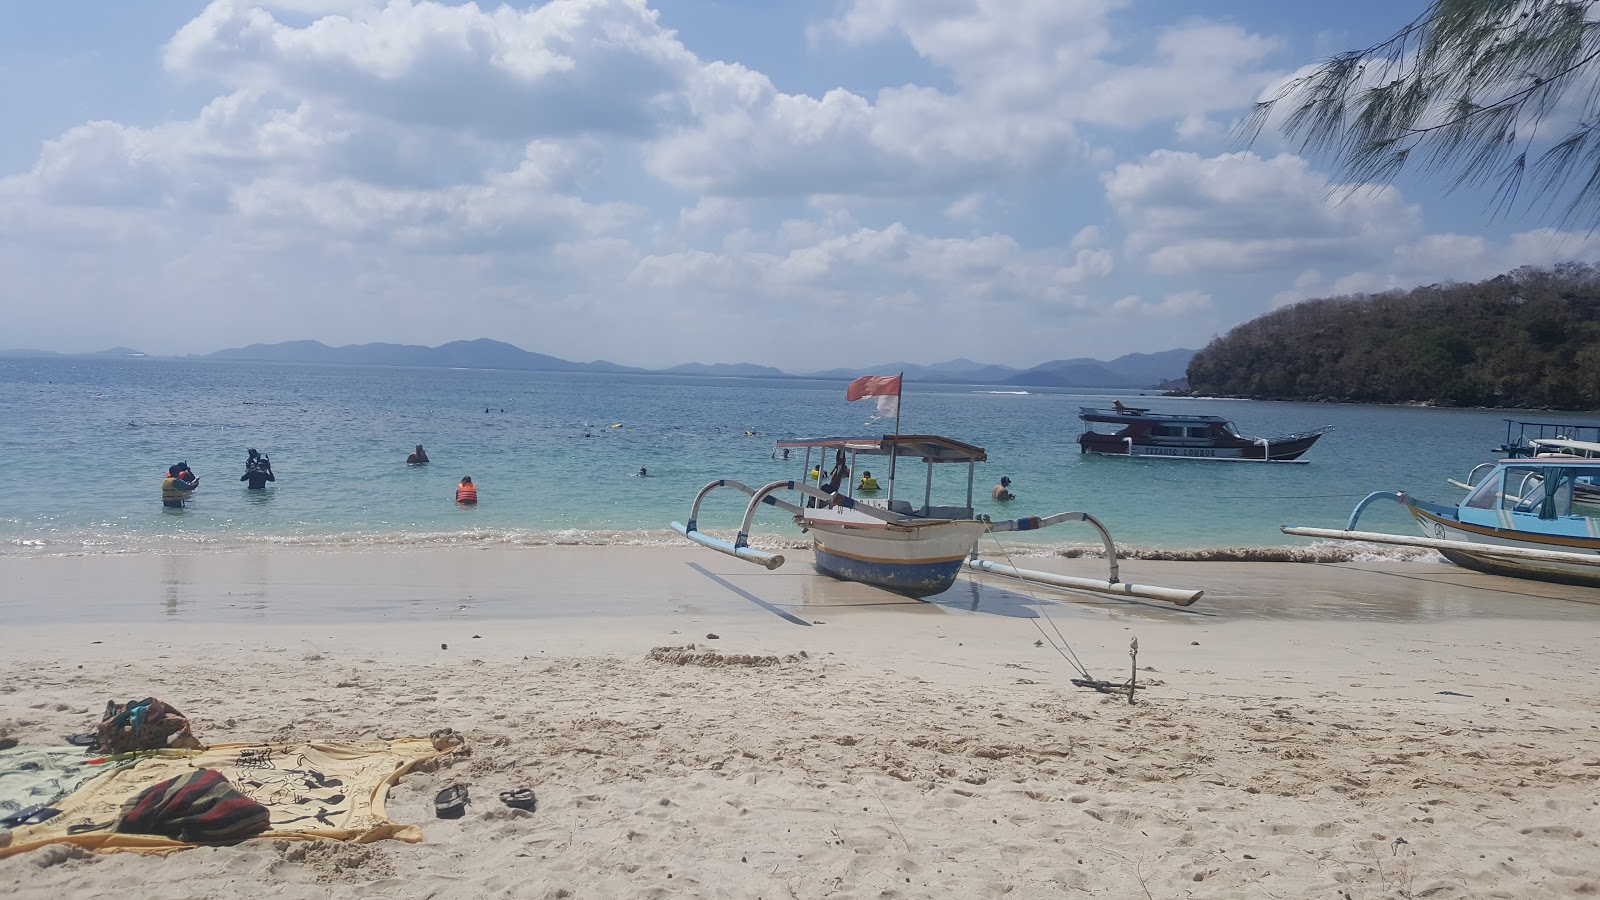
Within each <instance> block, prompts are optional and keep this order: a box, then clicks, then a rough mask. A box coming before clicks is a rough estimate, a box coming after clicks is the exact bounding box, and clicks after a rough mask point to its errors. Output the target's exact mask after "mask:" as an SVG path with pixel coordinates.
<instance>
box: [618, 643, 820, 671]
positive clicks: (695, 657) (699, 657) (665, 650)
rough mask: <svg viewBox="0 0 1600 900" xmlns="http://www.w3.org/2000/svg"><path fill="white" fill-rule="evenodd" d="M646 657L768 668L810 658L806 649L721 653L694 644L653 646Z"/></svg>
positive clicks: (681, 663)
mask: <svg viewBox="0 0 1600 900" xmlns="http://www.w3.org/2000/svg"><path fill="white" fill-rule="evenodd" d="M645 658H646V659H649V660H653V661H655V662H659V663H672V664H673V665H679V666H704V667H706V668H708V669H714V668H720V667H725V666H746V667H749V668H766V667H769V666H782V665H787V664H790V663H797V662H801V661H802V660H805V659H808V657H807V656H806V652H805V651H804V650H801V651H800V652H798V653H790V654H787V655H785V656H753V655H750V654H748V653H719V652H718V651H716V650H712V649H711V648H709V647H706V648H697V647H695V645H693V644H688V645H686V646H683V647H652V648H650V652H649V653H646V654H645Z"/></svg>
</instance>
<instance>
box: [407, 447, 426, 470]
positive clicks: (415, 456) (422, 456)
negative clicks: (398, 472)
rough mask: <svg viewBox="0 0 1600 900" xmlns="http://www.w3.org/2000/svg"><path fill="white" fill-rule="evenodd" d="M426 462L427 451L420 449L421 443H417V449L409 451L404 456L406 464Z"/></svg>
mask: <svg viewBox="0 0 1600 900" xmlns="http://www.w3.org/2000/svg"><path fill="white" fill-rule="evenodd" d="M427 462H428V451H426V450H424V449H422V445H421V444H418V445H417V449H415V450H413V451H411V455H410V456H408V457H406V465H408V466H422V465H427Z"/></svg>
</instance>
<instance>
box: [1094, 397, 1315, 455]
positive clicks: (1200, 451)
mask: <svg viewBox="0 0 1600 900" xmlns="http://www.w3.org/2000/svg"><path fill="white" fill-rule="evenodd" d="M1078 418H1079V419H1081V420H1082V421H1083V423H1084V425H1086V426H1087V427H1088V429H1089V430H1088V431H1085V432H1084V433H1083V434H1081V435H1079V436H1078V446H1079V447H1080V448H1082V450H1083V452H1084V453H1097V454H1100V455H1103V456H1133V457H1150V458H1152V459H1200V460H1228V461H1235V462H1238V461H1243V462H1299V463H1304V462H1305V460H1303V459H1301V458H1300V456H1301V455H1302V454H1304V453H1305V452H1306V451H1307V450H1310V449H1311V445H1312V444H1315V443H1316V442H1317V439H1318V438H1321V437H1322V436H1323V435H1325V434H1327V433H1328V432H1330V431H1332V430H1333V426H1331V425H1327V426H1324V427H1322V428H1317V429H1313V430H1311V431H1301V432H1297V433H1295V434H1286V435H1284V436H1282V437H1275V438H1260V437H1246V436H1244V435H1242V434H1240V433H1239V430H1238V429H1237V428H1236V427H1235V426H1234V424H1233V423H1232V422H1230V421H1228V420H1227V419H1224V418H1223V417H1221V416H1202V415H1190V416H1184V415H1172V414H1168V413H1152V412H1151V411H1150V410H1148V409H1145V408H1143V407H1135V406H1123V405H1122V401H1120V400H1118V401H1116V402H1114V403H1113V404H1112V407H1111V408H1110V409H1096V408H1094V407H1089V406H1085V407H1082V408H1080V409H1079V410H1078ZM1096 425H1103V426H1109V427H1108V428H1106V429H1105V430H1102V431H1096V430H1095V426H1096Z"/></svg>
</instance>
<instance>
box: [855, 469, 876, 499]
mask: <svg viewBox="0 0 1600 900" xmlns="http://www.w3.org/2000/svg"><path fill="white" fill-rule="evenodd" d="M856 490H858V491H860V492H861V493H863V494H873V493H877V491H878V479H876V478H873V477H872V473H871V472H862V473H861V483H860V484H858V485H856Z"/></svg>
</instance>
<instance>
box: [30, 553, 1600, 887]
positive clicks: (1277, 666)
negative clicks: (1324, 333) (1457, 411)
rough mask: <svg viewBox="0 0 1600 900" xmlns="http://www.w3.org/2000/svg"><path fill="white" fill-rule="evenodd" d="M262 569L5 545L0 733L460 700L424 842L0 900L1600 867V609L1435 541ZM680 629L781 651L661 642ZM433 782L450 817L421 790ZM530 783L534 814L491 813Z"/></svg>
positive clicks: (214, 558) (34, 737) (406, 730)
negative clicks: (852, 561) (886, 571)
mask: <svg viewBox="0 0 1600 900" xmlns="http://www.w3.org/2000/svg"><path fill="white" fill-rule="evenodd" d="M260 557H261V558H259V559H258V558H246V557H245V556H244V555H241V554H210V555H207V554H197V555H194V556H189V557H182V558H176V559H175V558H169V557H161V556H153V555H130V556H122V557H104V558H69V559H49V558H42V559H25V560H16V559H12V560H0V577H3V579H4V581H3V583H4V584H5V585H6V587H7V590H6V591H5V592H4V593H5V596H4V598H3V599H0V617H3V618H0V620H3V621H6V622H7V623H8V626H7V627H6V628H5V629H3V630H0V659H3V660H4V661H3V662H0V685H3V686H0V732H3V733H5V734H8V735H10V736H12V737H16V738H18V739H21V740H23V741H24V742H27V743H39V744H47V745H59V743H60V736H61V735H63V734H68V733H72V732H77V731H83V730H86V729H88V728H89V727H90V726H91V725H92V721H91V720H92V719H93V718H95V713H96V712H97V711H98V709H99V708H100V707H101V706H103V705H104V703H105V701H106V700H107V699H109V698H110V697H111V696H113V695H115V696H119V697H121V696H122V695H128V696H134V695H137V696H144V695H147V694H154V695H155V696H158V697H161V698H163V699H165V700H168V701H169V702H171V703H173V704H174V705H176V706H178V707H179V708H181V709H183V710H184V711H185V712H187V713H189V714H190V716H191V717H192V718H193V720H194V722H195V726H196V730H197V732H198V733H199V734H200V735H201V736H202V737H203V738H204V739H207V740H209V741H214V742H222V741H247V740H273V739H285V738H295V737H299V738H307V737H337V738H362V737H374V736H397V735H416V734H426V733H427V732H428V731H430V730H432V729H433V728H437V727H440V726H443V725H449V726H451V727H454V728H456V729H457V730H460V731H463V732H465V733H466V734H467V735H468V737H469V739H470V741H471V743H472V746H473V754H472V756H471V757H470V758H469V759H467V760H465V761H463V762H461V763H458V764H456V765H455V766H453V767H451V768H448V769H444V770H441V771H438V772H431V773H422V774H416V775H413V776H411V777H410V778H408V779H407V781H406V782H405V783H404V785H402V787H401V788H399V789H398V790H397V791H396V792H395V795H394V797H393V799H392V801H391V809H392V811H393V812H394V814H395V817H396V818H397V819H399V820H401V821H407V822H415V823H418V824H420V825H421V826H422V828H423V832H424V834H425V842H424V843H422V844H418V845H405V844H398V843H380V844H373V845H364V846H353V845H350V846H347V845H330V846H326V847H323V846H318V847H316V848H315V849H312V850H306V849H303V848H302V849H295V848H292V847H276V846H273V845H270V844H246V845H243V846H240V847H235V848H222V849H200V850H195V851H189V852H185V853H182V854H179V855H177V856H174V857H171V858H169V859H166V860H155V859H138V858H130V857H122V856H114V857H92V858H78V857H76V856H74V855H72V854H67V853H65V852H44V851H41V852H38V853H34V854H30V855H26V856H22V857H17V858H13V859H7V860H4V861H0V891H4V892H5V893H7V894H9V895H13V896H21V897H46V896H49V897H61V896H66V897H79V896H82V897H89V896H93V895H97V894H100V893H102V892H104V891H106V890H111V889H113V887H115V889H118V890H128V889H131V893H132V894H133V895H135V896H144V895H153V894H155V893H157V892H160V893H163V894H170V893H172V892H173V891H174V890H176V891H177V895H180V896H189V895H193V896H214V897H235V896H237V897H246V896H252V897H253V896H259V895H261V894H263V893H265V892H268V891H270V892H272V893H273V895H274V896H286V897H323V896H384V897H402V898H412V897H416V898H422V897H483V896H508V897H545V896H550V897H557V896H566V897H618V896H667V895H682V896H715V897H747V896H748V897H788V896H797V897H823V896H839V897H869V896H870V897H902V896H903V897H923V896H928V897H933V896H941V897H943V896H1006V897H1034V896H1061V895H1073V894H1078V893H1090V894H1095V895H1105V896H1131V897H1143V896H1146V893H1148V895H1149V896H1151V897H1158V898H1159V897H1178V896H1194V897H1237V896H1281V897H1302V896H1328V897H1341V896H1345V894H1346V893H1348V895H1349V896H1350V897H1353V898H1354V897H1385V896H1424V895H1426V896H1430V897H1469V896H1474V897H1485V896H1505V897H1545V896H1548V897H1564V896H1575V895H1582V894H1584V893H1585V892H1591V891H1596V890H1600V877H1597V876H1595V875H1594V874H1593V873H1596V872H1600V843H1597V842H1596V837H1597V836H1600V807H1597V806H1596V801H1595V800H1594V799H1593V798H1594V788H1595V782H1596V781H1597V780H1600V692H1597V691H1596V690H1595V688H1596V687H1597V686H1600V662H1597V661H1596V659H1595V654H1594V649H1593V648H1594V647H1595V646H1596V641H1595V638H1596V636H1597V634H1600V606H1596V605H1594V604H1592V603H1581V602H1572V599H1573V598H1585V597H1589V596H1590V594H1589V593H1588V592H1585V591H1584V590H1583V589H1578V588H1564V587H1559V586H1547V585H1536V584H1533V583H1530V582H1518V581H1506V580H1502V579H1495V578H1491V577H1488V576H1479V575H1476V574H1474V573H1469V572H1462V571H1461V570H1458V569H1454V568H1452V567H1447V566H1431V565H1425V564H1384V565H1376V564H1373V565H1366V564H1343V565H1338V566H1313V565H1304V564H1234V563H1213V564H1207V563H1181V564H1180V563H1154V562H1134V563H1127V564H1125V576H1126V577H1128V578H1129V579H1130V580H1140V581H1149V582H1153V583H1159V584H1181V585H1183V586H1190V585H1191V584H1192V586H1195V587H1202V588H1205V589H1206V590H1207V596H1206V597H1205V598H1204V599H1202V600H1201V602H1200V603H1199V604H1197V605H1196V606H1195V607H1193V608H1191V610H1188V611H1185V610H1177V609H1173V608H1166V607H1156V606H1148V605H1139V604H1129V603H1125V602H1119V601H1113V600H1089V599H1087V598H1079V599H1078V600H1075V601H1069V602H1060V601H1061V600H1062V596H1063V595H1060V594H1053V593H1045V592H1039V593H1038V594H1037V596H1029V595H1028V594H1027V593H1026V592H1018V591H1015V590H1011V589H1009V588H1007V587H1005V586H1001V585H998V583H986V584H985V585H983V586H981V587H976V588H974V587H969V586H962V585H958V587H957V588H956V589H955V590H953V591H951V592H950V593H949V594H947V595H945V597H943V598H941V599H940V600H939V602H937V603H931V604H927V603H925V604H917V603H913V602H910V601H904V600H901V599H899V598H894V597H891V596H887V595H883V594H881V593H878V592H874V591H871V590H869V589H865V588H861V587H860V586H856V585H842V584H839V583H836V582H832V581H830V580H827V579H823V578H820V577H817V576H814V575H811V574H810V573H809V571H808V570H807V569H806V568H805V567H804V566H802V565H796V564H794V563H791V565H790V566H786V567H785V568H784V569H782V570H779V571H778V572H771V573H769V572H764V571H761V570H758V569H756V568H754V567H749V566H745V565H743V564H741V563H738V562H736V561H733V560H728V559H726V558H723V557H719V556H716V555H714V554H708V553H704V552H695V551H693V550H685V551H674V550H655V549H628V550H617V549H610V548H539V549H534V550H527V551H517V550H506V551H473V550H466V551H461V550H455V551H444V550H441V551H429V552H425V553H417V552H413V553H406V554H399V553H331V554H330V553H323V554H317V553H304V552H292V551H273V552H268V553H264V554H261V555H260ZM796 562H800V560H798V559H797V560H796ZM1039 562H1040V561H1030V563H1029V564H1030V565H1035V564H1038V563H1039ZM1047 562H1048V567H1050V568H1054V569H1056V570H1058V571H1071V572H1076V573H1080V574H1083V573H1088V572H1093V571H1096V570H1097V567H1098V566H1100V565H1103V564H1102V563H1099V562H1098V561H1095V560H1067V559H1061V560H1049V561H1047ZM1038 567H1046V566H1045V565H1039V566H1038ZM1562 598H1567V599H1562ZM974 604H975V605H976V607H977V608H976V609H974V608H973V606H974ZM1056 629H1059V630H1060V633H1061V634H1062V635H1065V637H1066V638H1067V639H1068V640H1069V641H1070V642H1071V645H1072V647H1073V648H1074V650H1075V651H1076V653H1077V655H1078V657H1079V658H1080V659H1081V660H1082V661H1083V663H1084V664H1085V665H1086V666H1088V668H1089V669H1090V670H1091V672H1092V673H1093V674H1095V675H1097V676H1099V677H1103V678H1110V679H1117V680H1120V679H1122V678H1125V677H1126V671H1127V668H1128V662H1129V660H1128V655H1127V648H1128V641H1129V639H1130V637H1135V636H1136V637H1137V638H1138V639H1139V642H1140V655H1139V665H1140V666H1141V668H1142V669H1146V670H1145V671H1141V673H1140V677H1141V679H1142V680H1145V681H1147V682H1148V683H1149V684H1150V688H1149V689H1148V690H1147V691H1144V692H1141V695H1140V702H1139V704H1138V705H1136V706H1132V707H1129V706H1128V705H1127V703H1126V701H1125V699H1121V698H1113V697H1105V696H1102V695H1099V694H1095V693H1092V692H1083V691H1079V690H1077V689H1075V688H1073V687H1072V685H1071V684H1070V683H1069V679H1070V678H1071V677H1072V676H1073V675H1075V674H1076V673H1075V672H1074V671H1073V670H1072V668H1071V667H1070V666H1069V665H1068V664H1067V662H1066V661H1065V660H1063V659H1062V658H1061V656H1060V655H1059V654H1057V653H1056V652H1055V651H1054V650H1053V649H1052V647H1051V646H1050V645H1049V643H1048V642H1047V641H1048V640H1049V639H1050V638H1051V636H1052V635H1053V633H1054V631H1055V630H1056ZM710 634H716V635H717V637H716V638H715V639H710V638H708V637H707V636H708V635H710ZM474 635H477V637H474ZM95 642H98V643H95ZM1036 642H1042V645H1039V646H1036ZM690 643H693V644H696V645H698V646H699V647H702V648H706V647H709V648H715V649H716V650H718V651H721V653H722V654H725V655H747V656H750V657H768V656H770V657H778V658H780V660H782V659H787V661H780V662H778V663H777V664H775V665H764V666H754V665H722V666H716V665H713V666H705V665H677V664H672V663H667V662H661V661H658V660H655V659H652V658H650V655H649V651H650V649H651V648H652V647H658V646H664V645H678V646H682V645H686V644H690ZM440 644H446V645H448V649H441V648H440ZM802 652H803V654H804V655H803V656H801V654H802ZM747 661H748V660H747ZM80 666H81V668H79V667H80ZM1441 692H1449V693H1441ZM124 699H126V698H124ZM456 781H460V782H463V783H466V784H468V785H469V787H470V789H471V791H472V794H473V797H474V804H473V806H472V807H471V810H470V812H469V814H468V816H467V817H466V818H464V819H461V820H458V821H441V820H437V819H435V818H433V817H432V815H431V808H430V800H431V797H432V793H433V792H434V791H436V790H438V789H439V788H440V787H442V786H444V785H445V784H448V783H452V782H456ZM519 784H527V785H530V786H533V787H534V788H535V790H536V791H537V792H538V794H539V797H540V808H539V810H538V812H536V813H533V814H531V815H529V814H524V813H520V812H516V811H512V810H509V809H506V808H504V807H501V806H500V805H499V804H498V802H497V801H495V799H494V798H495V795H496V794H497V793H498V792H499V791H500V790H503V789H505V788H507V787H511V786H513V785H519Z"/></svg>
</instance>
